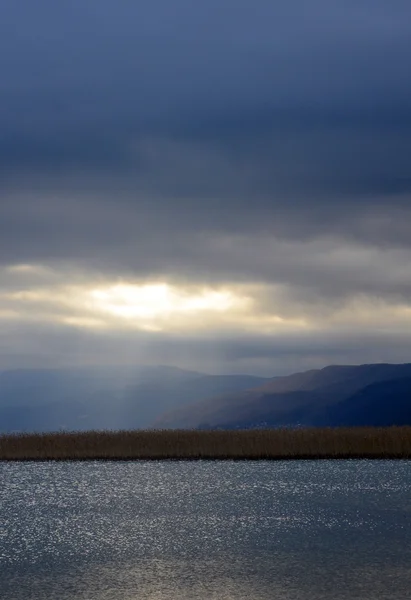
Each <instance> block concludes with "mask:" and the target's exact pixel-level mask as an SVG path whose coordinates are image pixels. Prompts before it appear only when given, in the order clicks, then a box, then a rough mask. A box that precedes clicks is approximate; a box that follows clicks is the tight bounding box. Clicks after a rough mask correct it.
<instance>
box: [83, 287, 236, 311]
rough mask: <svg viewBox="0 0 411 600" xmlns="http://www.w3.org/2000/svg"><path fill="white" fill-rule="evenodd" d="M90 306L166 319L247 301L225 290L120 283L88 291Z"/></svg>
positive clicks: (101, 309) (226, 308)
mask: <svg viewBox="0 0 411 600" xmlns="http://www.w3.org/2000/svg"><path fill="white" fill-rule="evenodd" d="M90 297H91V299H92V301H93V303H94V307H95V309H96V310H98V311H102V312H107V313H110V314H112V315H115V316H119V317H122V318H124V319H157V318H161V319H167V318H171V317H172V316H173V315H177V314H179V315H183V314H187V315H190V314H194V313H199V312H209V311H211V312H225V311H227V310H229V309H233V308H239V306H244V304H245V303H246V302H247V299H245V298H237V297H236V296H235V295H234V294H233V293H232V292H229V291H227V290H224V291H215V290H203V291H201V292H198V293H193V294H190V293H187V292H184V291H183V290H178V289H175V288H173V287H171V286H170V285H168V284H166V283H156V284H147V285H132V284H121V285H114V286H111V287H108V288H106V289H94V290H92V291H91V292H90Z"/></svg>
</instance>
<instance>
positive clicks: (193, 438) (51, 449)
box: [0, 427, 411, 461]
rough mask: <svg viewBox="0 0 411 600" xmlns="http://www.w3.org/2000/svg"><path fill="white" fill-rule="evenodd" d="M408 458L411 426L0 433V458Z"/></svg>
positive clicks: (32, 459) (46, 459) (84, 459)
mask: <svg viewBox="0 0 411 600" xmlns="http://www.w3.org/2000/svg"><path fill="white" fill-rule="evenodd" d="M348 458H367V459H399V458H402V459H409V458H411V427H384V428H373V427H352V428H338V427H337V428H314V427H313V428H301V429H287V428H282V429H248V430H212V431H197V430H175V429H170V430H168V429H164V430H135V431H109V430H105V431H85V432H74V431H68V432H66V431H60V432H55V433H17V434H15V433H13V434H0V461H48V460H69V461H70V460H76V461H77V460H83V461H87V460H293V459H294V460H301V459H348Z"/></svg>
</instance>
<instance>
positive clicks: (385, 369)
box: [155, 363, 411, 429]
mask: <svg viewBox="0 0 411 600" xmlns="http://www.w3.org/2000/svg"><path fill="white" fill-rule="evenodd" d="M410 382H411V364H408V363H406V364H400V365H392V364H370V365H360V366H329V367H325V368H324V369H318V370H311V371H306V372H303V373H296V374H294V375H288V376H285V377H278V378H275V379H272V380H269V381H268V382H266V383H265V384H263V385H262V386H259V387H256V388H253V389H250V390H248V391H245V392H242V393H239V394H238V393H232V394H224V395H220V396H216V397H215V398H212V399H210V400H205V401H202V402H198V403H196V404H193V405H191V406H190V407H184V408H180V409H179V410H175V411H172V412H169V413H168V414H165V415H163V416H162V417H161V418H160V419H158V420H157V421H156V422H155V426H157V427H159V428H180V427H181V428H227V429H232V428H249V427H255V426H269V427H278V426H297V425H305V426H329V425H333V426H338V425H342V424H349V425H357V424H358V425H360V424H361V425H373V424H374V423H376V422H377V421H378V424H380V425H390V424H393V419H394V421H395V424H396V423H397V422H398V424H406V423H407V424H411V417H410V408H409V407H410V403H411V385H410ZM377 414H378V415H379V416H378V419H377V417H376V415H377ZM393 415H395V418H394V416H393Z"/></svg>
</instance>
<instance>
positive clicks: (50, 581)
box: [0, 460, 411, 600]
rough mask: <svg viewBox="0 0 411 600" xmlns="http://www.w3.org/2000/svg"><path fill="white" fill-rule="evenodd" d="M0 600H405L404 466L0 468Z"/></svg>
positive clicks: (409, 583)
mask: <svg viewBox="0 0 411 600" xmlns="http://www.w3.org/2000/svg"><path fill="white" fill-rule="evenodd" d="M0 482H1V485H0V597H1V598H2V599H4V600H20V599H25V600H26V599H27V600H29V599H33V600H39V599H42V600H43V599H45V598H47V599H50V600H54V599H55V600H57V599H58V600H66V599H67V600H68V599H70V600H80V599H81V600H86V599H87V600H97V599H98V600H114V599H115V600H120V599H121V600H129V599H135V600H137V599H141V600H145V599H153V600H154V599H155V600H163V599H164V600H165V599H167V600H180V599H181V600H188V599H190V600H191V599H193V600H194V599H204V600H206V599H207V600H208V599H217V598H218V599H222V600H225V599H226V600H228V599H235V600H242V599H245V598H247V599H248V598H253V599H254V600H265V599H267V600H268V599H270V600H272V599H276V598H278V599H287V600H297V599H298V600H300V599H301V600H314V599H333V600H334V599H335V600H343V599H350V600H352V599H354V598H358V599H361V600H371V599H372V600H375V599H376V598H378V599H380V600H384V599H385V598H387V599H388V598H389V599H390V600H391V599H394V600H395V599H398V600H403V599H404V600H405V599H406V598H407V599H409V598H410V592H409V590H410V589H411V461H366V460H364V461H357V460H350V461H284V462H282V461H280V462H268V461H267V462H265V461H261V462H230V461H224V462H218V461H201V462H178V461H176V462H167V461H163V462H161V461H160V462H123V463H122V462H84V463H81V462H80V463H79V462H75V463H70V462H67V463H66V462H56V463H52V462H50V463H1V464H0Z"/></svg>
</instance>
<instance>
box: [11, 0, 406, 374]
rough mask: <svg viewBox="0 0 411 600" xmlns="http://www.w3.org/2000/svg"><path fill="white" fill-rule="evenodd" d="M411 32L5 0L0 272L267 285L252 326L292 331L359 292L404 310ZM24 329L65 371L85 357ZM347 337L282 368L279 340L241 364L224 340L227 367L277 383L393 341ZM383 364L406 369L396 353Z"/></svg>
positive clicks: (72, 336)
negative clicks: (274, 369) (286, 322)
mask: <svg viewBox="0 0 411 600" xmlns="http://www.w3.org/2000/svg"><path fill="white" fill-rule="evenodd" d="M410 19H411V5H410V4H409V2H406V1H400V0H398V1H396V2H394V3H391V4H388V3H387V2H384V1H382V0H372V1H371V0H357V1H355V2H354V1H351V0H349V1H347V2H344V3H341V2H337V1H336V0H335V1H334V0H332V1H329V0H328V1H327V0H315V1H314V2H311V3H305V2H302V1H301V0H300V1H296V0H291V1H288V2H280V3H278V2H272V1H270V0H258V1H256V2H254V3H253V4H252V5H251V4H250V2H248V1H246V0H236V1H234V0H224V1H220V0H218V1H217V0H210V1H208V2H206V3H193V2H190V1H189V0H176V1H175V2H172V3H170V2H167V1H166V0H155V1H154V2H148V1H147V2H138V3H136V2H133V1H132V0H124V2H121V3H117V4H116V5H115V6H114V4H113V3H112V2H109V1H108V0H99V1H97V0H90V1H89V2H86V3H84V2H80V0H72V1H71V2H70V3H66V2H63V3H56V2H54V1H52V0H39V1H38V2H36V3H35V5H34V4H33V3H32V2H29V1H28V0H21V1H19V2H16V1H14V0H13V1H12V0H5V2H3V6H2V18H1V22H0V72H1V77H0V95H1V103H0V130H1V132H2V135H1V138H0V264H1V265H8V264H12V263H33V262H34V263H41V264H45V265H47V264H48V265H50V266H51V267H52V268H53V273H54V275H53V277H56V275H55V273H56V272H59V273H60V276H61V278H62V279H66V280H67V281H70V280H75V279H78V278H84V280H87V278H95V279H98V278H101V280H102V281H103V280H107V279H110V278H111V279H112V280H115V279H116V277H120V278H121V277H125V278H129V279H130V280H134V279H141V278H147V279H150V278H156V277H158V278H165V279H167V280H169V281H177V282H180V283H181V282H182V283H186V284H187V283H190V282H201V281H203V282H209V283H211V284H212V283H218V282H240V283H243V284H244V285H246V284H249V283H253V282H254V283H263V284H266V286H267V287H266V288H265V292H264V293H262V295H261V297H260V300H259V301H260V309H261V311H265V310H270V309H272V307H273V306H274V307H275V305H276V303H279V304H280V306H281V309H282V310H283V311H286V310H287V309H288V311H289V313H290V314H291V313H295V314H297V313H299V314H313V315H317V314H320V313H321V311H328V312H329V311H332V310H334V309H337V308H339V307H341V306H343V305H344V304H345V303H346V302H348V301H349V299H350V298H352V297H354V296H355V295H358V294H364V295H366V296H367V297H370V298H382V299H384V301H386V302H388V303H389V302H393V303H394V302H400V303H401V302H405V303H408V304H409V302H410V294H411V290H410V283H409V281H410V272H409V264H411V261H410V258H411V256H410V252H411V169H410V163H409V157H410V156H411V79H410V77H409V73H408V71H409V62H410V58H411V36H410V26H409V23H410ZM30 277H32V276H30V275H28V274H27V273H26V274H25V275H24V277H23V275H22V278H23V279H24V281H25V282H26V285H28V286H30V285H31V284H32V283H33V284H34V279H33V277H32V279H31V281H30V280H29V279H30ZM50 277H51V276H50ZM1 278H2V279H1V281H0V284H1V287H2V289H3V290H4V289H9V287H8V286H11V287H13V286H15V287H18V285H19V284H18V282H16V281H17V280H16V279H14V280H13V282H12V281H11V279H10V278H7V280H6V277H5V275H4V273H3V272H2V273H1ZM53 281H54V282H56V279H54V280H53ZM13 289H15V288H13ZM273 290H275V293H274V291H273ZM27 327H29V326H27ZM30 327H32V326H31V325H30ZM30 327H29V329H28V330H27V336H33V337H32V338H31V339H32V340H38V341H41V340H43V338H42V335H43V334H44V336H45V337H44V343H46V344H50V346H49V347H50V348H52V349H54V350H55V351H56V353H57V354H56V356H57V355H58V352H60V350H61V348H62V347H63V345H64V347H67V348H68V350H67V352H68V353H69V354H68V355H67V356H69V355H70V356H71V355H72V356H74V354H75V353H76V352H80V349H81V348H82V347H83V345H84V348H88V347H89V346H88V344H89V343H90V344H91V345H90V348H94V346H93V344H94V341H93V342H91V341H89V338H87V337H84V336H86V334H84V335H83V334H80V333H79V332H74V331H72V332H71V333H69V332H67V331H66V330H64V331H65V333H64V335H63V333H61V335H60V333H59V334H58V335H57V334H56V337H53V334H52V332H51V331H47V332H46V329H43V325H42V326H41V327H40V329H39V330H38V331H34V330H33V329H30ZM44 327H45V328H46V325H44ZM42 332H43V333H42ZM10 335H11V334H10ZM21 335H22V333H21V332H20V333H19V332H18V331H16V332H15V333H14V334H13V336H15V337H13V336H11V339H14V340H16V344H17V340H20V337H19V336H21ZM147 335H148V334H147ZM318 335H320V334H318ZM327 335H328V336H331V337H327ZM350 335H351V338H350V339H352V340H354V341H355V342H356V343H358V344H359V346H358V348H359V349H356V348H357V346H356V345H355V343H354V342H351V341H349V340H340V342H339V341H338V336H337V334H335V337H332V335H331V333H329V334H327V333H324V332H323V333H322V334H321V336H323V337H322V338H321V339H323V340H325V342H324V343H325V346H324V347H322V346H321V339H320V338H318V347H316V345H315V344H316V343H317V342H315V343H314V337H315V336H314V337H312V336H311V337H310V338H309V339H308V338H307V341H305V339H303V338H301V339H299V340H295V346H290V350H289V353H288V354H287V352H288V351H287V348H288V346H287V344H288V342H287V340H285V339H284V340H281V344H280V345H279V346H278V347H277V346H275V345H274V346H273V347H272V349H271V350H270V349H269V348H268V347H266V346H265V342H264V343H263V342H261V341H255V350H253V349H252V348H253V347H254V346H253V344H252V343H251V341H250V340H249V339H247V340H243V341H240V340H237V339H236V341H235V347H236V348H237V349H240V348H244V354H243V355H241V356H240V355H238V356H237V355H236V354H235V350H234V349H233V347H232V346H230V344H231V342H229V341H227V340H226V341H224V340H220V342H221V352H222V355H221V356H226V358H224V360H225V361H226V364H229V363H230V361H233V365H234V364H238V365H241V364H242V362H241V361H242V360H244V361H245V360H250V361H251V363H250V364H254V363H253V361H254V360H255V361H256V363H255V365H257V362H258V361H259V360H260V361H262V362H260V363H259V364H260V365H261V364H263V363H264V361H265V360H267V361H270V360H274V359H275V360H279V361H281V360H282V359H281V350H282V351H283V352H284V356H286V355H287V356H288V355H289V356H290V358H284V361H285V362H284V365H285V366H284V368H288V366H292V363H293V360H294V359H293V358H291V355H292V353H293V350H292V348H295V352H296V355H295V356H296V358H295V361H296V362H298V361H300V363H299V364H304V365H309V364H311V363H313V364H314V363H315V362H316V361H321V360H323V359H324V361H325V362H328V360H327V359H326V358H324V357H325V356H326V355H327V352H328V353H329V356H331V355H332V353H333V352H335V356H336V361H337V358H338V360H339V361H340V362H341V361H343V359H344V360H349V358H350V357H352V358H353V359H354V358H355V360H357V358H358V360H363V358H361V357H364V359H365V360H367V358H366V350H367V348H368V351H369V352H370V353H371V354H372V352H374V350H373V348H374V346H375V345H376V344H382V346H380V347H381V348H383V346H384V343H385V342H384V340H383V339H382V338H381V339H375V340H371V339H368V338H367V340H366V341H365V342H364V345H361V344H360V339H359V336H356V335H355V334H354V332H351V333H350ZM396 335H397V334H396ZM321 336H320V337H321ZM28 339H29V337H27V340H28ZM143 339H144V340H145V339H146V338H145V337H144V338H143ZM156 339H157V338H156ZM158 339H161V340H163V341H164V340H165V338H164V337H161V338H158ZM395 339H399V338H395ZM93 340H94V338H93ZM147 340H154V338H152V337H150V336H148V337H147ZM310 340H311V342H310ZM220 342H219V343H220ZM31 343H33V347H32V350H33V352H35V350H34V349H33V348H35V344H36V343H37V342H36V343H35V342H34V341H33V342H29V341H27V344H26V350H24V343H23V338H21V340H20V341H19V342H18V344H20V345H19V350H18V352H20V353H21V355H23V354H24V352H26V354H27V352H28V348H29V346H30V344H31ZM113 343H114V342H113ZM116 343H117V342H116ZM118 343H119V345H121V343H122V342H121V343H120V342H118ZM147 343H149V342H148V341H147ZM151 343H152V344H154V345H153V346H150V348H155V349H156V350H155V351H154V350H150V352H152V354H150V356H154V355H155V353H156V352H157V354H158V355H160V354H161V352H162V350H161V344H160V342H158V345H157V346H156V345H155V344H156V343H157V342H154V341H152V342H150V344H151ZM164 343H165V346H164V348H170V356H172V354H173V351H172V348H174V346H173V344H174V342H173V343H172V342H165V341H164ZM175 343H176V344H177V342H175ZM178 343H180V342H178ZM181 343H182V344H183V342H181ZM193 343H195V342H193ZM210 343H211V342H210ZM253 343H254V342H253ZM310 343H312V345H311V354H310V350H309V347H310ZM70 344H71V346H70ZM167 344H169V345H167ZM184 344H187V341H185V342H184ZM198 344H199V346H198V348H200V347H202V348H203V347H204V348H205V346H204V344H205V342H201V341H198ZM201 344H203V346H201ZM290 344H294V341H290ZM339 344H340V345H339ZM177 346H178V344H177ZM119 347H120V346H119ZM181 347H183V346H181ZM184 347H185V348H186V347H188V346H187V345H185V346H184ZM30 348H31V346H30ZM70 348H72V350H70ZM112 348H116V349H117V346H116V345H114V346H112ZM258 348H263V350H261V352H262V355H261V356H260V355H259V350H258ZM299 348H300V350H299ZM339 348H340V350H339ZM386 349H387V350H386V351H387V356H388V355H389V356H392V357H398V356H400V355H401V356H402V354H401V353H402V352H403V346H402V345H401V344H400V346H399V350H398V352H397V350H395V343H394V338H392V340H391V339H390V341H389V343H388V342H387V345H386ZM277 350H278V352H277ZM115 351H116V350H115ZM164 351H165V350H164ZM237 351H238V352H240V350H237ZM10 352H11V350H10ZM47 352H48V355H51V354H53V353H51V354H50V352H49V351H48V350H47ZM87 352H88V351H87ZM87 352H86V354H87ZM90 352H91V353H92V350H90ZM181 352H183V351H182V350H181ZM207 352H208V350H207ZM207 352H205V350H204V356H203V357H204V360H205V358H206V357H207V356H208V355H207ZM210 352H211V351H210ZM241 352H242V351H241ZM241 352H240V354H241ZM299 352H300V354H298V353H299ZM378 352H379V350H378ZM378 352H377V350H375V356H374V355H373V356H374V358H375V359H376V360H379V359H378V356H380V355H381V358H382V359H384V357H383V354H384V352H383V350H381V353H380V354H378ZM70 353H72V354H70ZM224 353H225V354H224ZM253 353H254V354H253ZM264 353H265V354H264ZM187 354H190V353H189V352H188V353H187ZM200 354H201V353H200ZM371 354H370V355H371ZM61 356H62V358H61V360H63V355H61ZM310 357H311V358H310ZM66 358H67V357H66ZM166 358H167V357H163V358H162V361H163V362H166ZM186 359H187V360H189V359H190V357H189V356H187V357H186ZM50 360H52V359H51V358H50ZM56 360H57V358H56ZM64 360H65V359H64ZM207 360H208V359H207ZM210 360H211V358H210ZM227 361H228V362H227ZM236 361H237V362H236ZM310 361H311V362H310ZM267 364H268V363H267ZM257 367H258V365H257V366H256V367H255V368H257Z"/></svg>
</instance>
